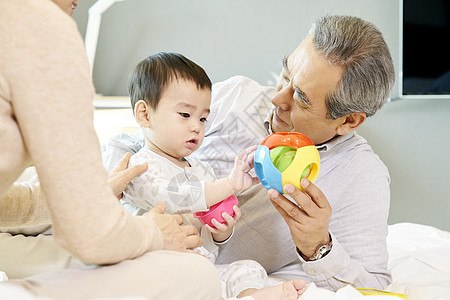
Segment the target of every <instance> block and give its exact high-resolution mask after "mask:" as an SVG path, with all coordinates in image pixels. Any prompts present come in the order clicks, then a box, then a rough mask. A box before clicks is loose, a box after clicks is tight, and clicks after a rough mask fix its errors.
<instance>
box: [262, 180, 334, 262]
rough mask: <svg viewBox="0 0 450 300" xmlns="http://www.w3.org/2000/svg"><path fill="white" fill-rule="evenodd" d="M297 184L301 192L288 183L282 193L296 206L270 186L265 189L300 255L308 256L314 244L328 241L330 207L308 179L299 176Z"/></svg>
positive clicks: (317, 244)
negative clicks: (268, 189) (299, 180)
mask: <svg viewBox="0 0 450 300" xmlns="http://www.w3.org/2000/svg"><path fill="white" fill-rule="evenodd" d="M301 185H302V188H303V192H302V191H300V190H299V189H297V188H296V187H295V186H293V185H292V184H286V185H285V187H284V191H285V193H286V195H289V196H291V197H292V198H293V199H294V200H295V202H296V203H297V204H298V205H296V204H294V203H292V202H291V201H290V200H288V199H287V198H286V197H284V196H283V195H282V194H280V193H279V192H277V191H276V190H274V189H271V190H270V191H269V197H270V200H271V201H272V204H273V206H274V207H275V208H276V209H277V210H278V212H279V213H280V215H281V216H282V217H283V218H284V220H285V221H286V223H287V225H288V226H289V229H290V231H291V235H292V238H293V240H294V243H295V245H296V246H297V248H298V249H299V250H300V251H301V252H302V255H303V256H304V257H306V258H309V257H312V256H313V255H314V253H315V252H316V250H317V248H318V247H320V246H321V245H325V244H327V243H329V242H330V236H329V233H328V225H329V223H330V217H331V206H330V203H329V202H328V200H327V198H326V197H325V195H324V194H323V193H322V191H321V190H320V189H318V188H317V187H316V186H315V185H314V184H313V183H311V182H310V181H309V180H307V179H305V178H304V179H302V181H301Z"/></svg>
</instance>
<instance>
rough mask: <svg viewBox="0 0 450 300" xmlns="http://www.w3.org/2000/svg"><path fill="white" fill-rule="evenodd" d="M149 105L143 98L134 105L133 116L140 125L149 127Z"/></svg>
mask: <svg viewBox="0 0 450 300" xmlns="http://www.w3.org/2000/svg"><path fill="white" fill-rule="evenodd" d="M150 109H151V108H150V106H149V105H148V104H147V102H145V101H144V100H139V101H138V102H136V104H135V105H134V118H135V119H136V121H137V122H138V123H139V125H141V126H142V127H150Z"/></svg>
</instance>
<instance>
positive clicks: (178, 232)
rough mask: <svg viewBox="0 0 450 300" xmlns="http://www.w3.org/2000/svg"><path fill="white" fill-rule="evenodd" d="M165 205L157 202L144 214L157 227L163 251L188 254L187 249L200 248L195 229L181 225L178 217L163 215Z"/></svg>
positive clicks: (192, 226) (200, 243)
mask: <svg viewBox="0 0 450 300" xmlns="http://www.w3.org/2000/svg"><path fill="white" fill-rule="evenodd" d="M165 211H166V204H165V203H164V202H162V201H161V202H159V203H158V204H157V205H156V206H155V207H154V208H153V209H152V210H150V211H149V212H148V213H146V214H144V217H149V218H151V219H152V220H153V222H155V223H156V225H158V227H159V229H160V230H161V232H162V234H163V238H164V250H172V251H179V252H190V250H189V249H193V248H196V247H200V246H201V245H202V244H203V240H202V239H201V238H200V237H199V236H198V230H197V227H195V226H194V225H183V217H182V216H180V215H170V214H164V212H165Z"/></svg>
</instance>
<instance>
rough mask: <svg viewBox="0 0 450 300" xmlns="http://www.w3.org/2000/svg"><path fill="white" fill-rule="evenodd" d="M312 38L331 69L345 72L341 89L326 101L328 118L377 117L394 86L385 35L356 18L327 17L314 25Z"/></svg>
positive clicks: (391, 63) (393, 73)
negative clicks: (360, 113)
mask: <svg viewBox="0 0 450 300" xmlns="http://www.w3.org/2000/svg"><path fill="white" fill-rule="evenodd" d="M309 34H310V35H312V36H313V41H314V49H315V50H316V51H317V52H318V53H319V54H320V55H322V56H323V57H324V58H325V59H326V60H328V61H329V62H330V63H331V64H332V65H334V66H340V67H342V68H343V74H342V78H341V80H340V82H339V83H338V86H337V87H336V89H335V90H334V91H333V92H332V93H330V94H329V95H327V97H326V103H327V108H328V114H329V116H328V117H329V118H331V119H337V118H339V117H342V116H345V115H348V114H349V113H352V112H365V113H366V114H367V116H372V115H373V114H375V112H376V111H377V110H378V109H380V108H381V107H382V106H383V104H384V103H385V102H386V100H387V99H388V97H389V93H390V91H391V89H392V87H393V86H394V82H395V71H394V64H393V62H392V58H391V55H390V53H389V49H388V46H387V44H386V42H385V41H384V38H383V35H382V33H381V32H380V31H379V30H378V29H377V28H376V26H375V25H373V24H372V23H370V22H367V21H364V20H362V19H360V18H357V17H351V16H330V15H325V16H321V17H319V18H318V19H317V20H316V21H315V22H314V24H313V25H312V27H311V29H310V31H309Z"/></svg>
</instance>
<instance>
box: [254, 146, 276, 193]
mask: <svg viewBox="0 0 450 300" xmlns="http://www.w3.org/2000/svg"><path fill="white" fill-rule="evenodd" d="M254 165H255V172H256V176H258V178H259V181H261V183H262V185H263V186H264V187H265V188H266V189H268V190H270V189H275V190H277V191H278V192H280V193H283V182H282V180H281V173H280V171H278V170H277V168H276V167H275V166H274V165H273V163H272V159H271V158H270V150H269V148H267V147H266V146H263V145H259V146H258V148H257V149H256V152H255V159H254Z"/></svg>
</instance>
